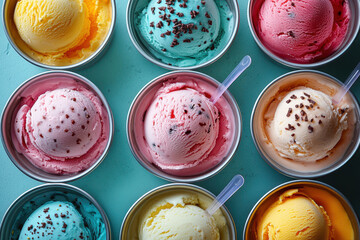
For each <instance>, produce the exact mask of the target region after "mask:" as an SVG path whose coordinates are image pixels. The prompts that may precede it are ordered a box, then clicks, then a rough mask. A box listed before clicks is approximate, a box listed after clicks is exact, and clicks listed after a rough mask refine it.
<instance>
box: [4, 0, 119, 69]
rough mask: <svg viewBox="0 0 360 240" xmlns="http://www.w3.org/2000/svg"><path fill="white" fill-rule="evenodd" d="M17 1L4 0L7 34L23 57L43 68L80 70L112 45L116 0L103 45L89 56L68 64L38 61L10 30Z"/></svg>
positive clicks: (112, 3) (113, 0)
mask: <svg viewBox="0 0 360 240" xmlns="http://www.w3.org/2000/svg"><path fill="white" fill-rule="evenodd" d="M17 2H18V1H17V0H4V3H3V9H2V11H3V24H4V30H5V35H6V37H7V38H8V40H9V42H10V44H11V46H12V47H13V48H14V49H15V51H16V52H17V53H18V54H19V55H20V56H21V57H23V58H24V59H25V60H26V61H28V62H30V63H32V64H34V65H36V66H38V67H42V68H46V69H53V70H69V69H77V70H79V69H82V68H84V67H85V66H86V67H88V66H90V65H91V64H93V63H95V62H96V61H97V60H99V59H100V57H101V56H102V55H103V54H104V53H105V52H106V50H107V48H108V46H109V45H110V41H111V39H112V36H113V33H114V29H115V22H116V4H115V0H110V2H111V15H112V19H111V24H110V27H109V31H108V33H107V35H106V37H105V39H104V40H103V42H102V43H101V45H100V46H99V47H98V49H97V50H96V51H95V52H94V53H93V54H91V55H90V56H89V57H88V58H86V59H84V60H82V61H80V62H78V63H74V64H71V65H66V66H52V65H47V64H43V63H41V62H38V61H36V60H34V59H33V58H31V57H30V56H28V55H27V54H25V53H24V52H23V51H22V50H21V49H20V48H19V47H18V46H17V44H16V41H14V37H13V35H12V33H11V31H10V30H9V29H10V26H12V27H14V28H15V23H14V20H13V14H14V9H15V5H16V3H17Z"/></svg>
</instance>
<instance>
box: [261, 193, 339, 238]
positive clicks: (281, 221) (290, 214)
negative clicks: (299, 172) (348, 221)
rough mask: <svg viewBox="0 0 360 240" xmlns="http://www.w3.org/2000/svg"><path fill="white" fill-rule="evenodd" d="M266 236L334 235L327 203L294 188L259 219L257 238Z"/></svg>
mask: <svg viewBox="0 0 360 240" xmlns="http://www.w3.org/2000/svg"><path fill="white" fill-rule="evenodd" d="M265 239H266V240H275V239H298V240H307V239H312V240H329V239H333V238H332V227H331V222H330V219H329V216H328V215H327V213H326V211H325V210H324V208H323V207H321V206H319V205H317V203H316V202H315V201H314V200H313V199H311V198H309V197H308V196H306V195H305V194H302V193H299V192H298V189H291V190H288V191H286V192H284V193H283V194H282V195H281V196H280V197H279V199H278V200H277V201H276V202H274V203H273V204H272V205H271V206H270V207H269V208H268V209H267V210H266V212H265V213H264V214H263V215H262V217H261V218H260V219H259V221H258V224H257V240H265Z"/></svg>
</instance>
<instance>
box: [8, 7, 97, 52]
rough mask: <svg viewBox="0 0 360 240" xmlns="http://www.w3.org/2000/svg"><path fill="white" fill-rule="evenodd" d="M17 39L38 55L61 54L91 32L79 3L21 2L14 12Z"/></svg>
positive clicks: (86, 15)
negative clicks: (17, 33)
mask: <svg viewBox="0 0 360 240" xmlns="http://www.w3.org/2000/svg"><path fill="white" fill-rule="evenodd" d="M14 22H15V25H16V27H17V30H18V32H19V34H20V37H21V38H22V40H24V42H25V43H26V44H28V45H29V46H30V47H31V48H32V49H33V50H35V51H37V52H40V53H44V54H46V53H61V52H66V51H68V50H69V49H71V48H73V47H75V46H78V45H80V44H81V43H82V42H84V41H85V39H86V37H87V36H88V35H89V33H90V20H89V13H88V9H87V6H86V5H85V3H84V1H81V0H48V1H42V0H21V1H18V2H17V4H16V8H15V13H14Z"/></svg>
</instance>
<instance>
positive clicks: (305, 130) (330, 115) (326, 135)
mask: <svg viewBox="0 0 360 240" xmlns="http://www.w3.org/2000/svg"><path fill="white" fill-rule="evenodd" d="M345 129H347V108H346V107H344V106H343V107H342V108H340V107H334V106H333V105H332V101H331V98H330V97H329V96H328V95H326V94H325V93H323V92H321V91H316V90H313V89H311V88H300V89H296V90H293V91H290V92H289V93H288V94H287V95H286V96H285V97H284V98H283V99H282V100H281V102H280V103H279V105H278V106H277V108H276V111H275V115H274V119H273V121H272V122H271V123H270V125H269V127H268V131H269V136H270V140H271V143H272V144H273V145H274V147H275V148H276V150H277V151H278V153H279V154H280V156H282V157H285V158H288V159H291V160H295V161H300V162H315V161H317V160H320V159H322V158H325V157H326V156H328V155H329V154H330V152H331V150H332V149H333V148H334V147H335V145H336V144H337V143H338V142H339V140H340V138H341V136H342V132H343V131H344V130H345Z"/></svg>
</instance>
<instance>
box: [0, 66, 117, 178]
mask: <svg viewBox="0 0 360 240" xmlns="http://www.w3.org/2000/svg"><path fill="white" fill-rule="evenodd" d="M52 74H66V75H68V76H69V78H75V79H77V80H81V83H82V84H84V85H87V86H88V87H90V89H91V90H92V91H93V92H94V93H95V94H96V95H97V96H98V97H99V98H100V100H101V102H102V103H103V105H104V107H105V109H106V111H107V116H108V118H109V138H108V142H107V144H106V146H105V149H104V152H103V153H102V154H101V155H100V156H99V158H98V159H97V160H96V161H95V162H94V163H93V164H92V166H90V167H89V168H88V169H86V170H84V171H81V172H79V173H75V174H72V175H68V176H67V175H59V176H60V177H61V178H62V179H49V178H46V177H43V176H39V175H36V174H34V173H30V172H28V171H27V170H26V169H24V168H23V167H22V166H21V165H19V164H18V159H16V157H14V156H13V155H12V154H11V152H10V151H9V149H8V147H7V144H6V142H7V141H6V137H5V135H6V134H5V133H4V128H3V125H4V122H6V121H5V119H4V116H5V114H4V113H5V112H6V110H7V108H8V107H9V106H10V105H11V101H12V100H13V97H14V96H15V95H16V94H17V93H18V92H20V91H22V90H23V87H24V86H26V85H28V84H30V83H31V81H33V80H36V79H37V78H39V77H44V76H46V75H52ZM12 115H13V113H12V114H10V116H12ZM0 126H1V141H2V144H3V146H4V149H5V152H6V154H7V155H8V157H9V158H10V160H11V161H12V162H13V164H14V165H15V166H16V167H17V168H18V169H19V170H20V171H22V172H23V173H24V174H25V175H27V176H29V177H31V178H33V179H35V180H37V181H41V182H49V183H62V182H70V181H74V180H77V179H80V178H82V177H84V176H86V175H88V174H90V173H91V172H92V171H94V170H95V168H97V167H98V166H99V165H100V163H101V162H102V161H103V160H104V159H105V157H106V155H107V154H108V152H109V148H110V146H111V143H112V140H113V135H114V117H113V114H112V111H111V109H110V106H109V104H108V102H107V101H106V98H105V96H104V95H103V94H102V92H101V91H100V89H98V87H97V86H96V85H95V84H94V83H92V82H91V81H90V80H88V79H87V78H85V77H84V76H81V75H79V74H77V73H73V72H69V71H63V70H54V71H48V72H43V73H39V74H37V75H35V76H33V77H30V78H29V79H27V80H26V81H24V82H23V83H21V84H20V86H18V87H17V88H16V89H15V90H14V92H13V93H12V94H11V95H10V97H9V99H8V100H7V102H6V104H5V106H4V109H3V111H2V114H1V121H0ZM15 151H16V150H15ZM34 167H35V166H34ZM51 175H54V176H55V178H56V176H57V175H55V174H51Z"/></svg>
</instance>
